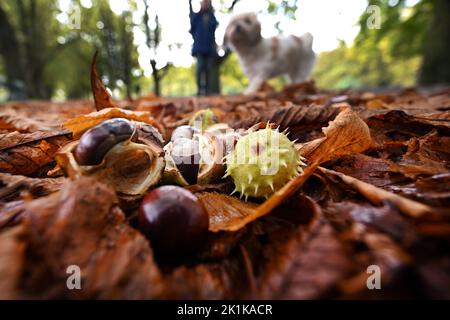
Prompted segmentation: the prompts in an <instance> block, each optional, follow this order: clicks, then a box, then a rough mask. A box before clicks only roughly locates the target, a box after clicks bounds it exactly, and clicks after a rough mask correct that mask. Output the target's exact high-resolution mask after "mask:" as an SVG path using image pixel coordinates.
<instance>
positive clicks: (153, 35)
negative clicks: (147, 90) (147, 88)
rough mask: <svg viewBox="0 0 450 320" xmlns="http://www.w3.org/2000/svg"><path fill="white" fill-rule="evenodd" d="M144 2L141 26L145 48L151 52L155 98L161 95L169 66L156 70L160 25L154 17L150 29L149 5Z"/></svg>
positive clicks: (146, 0) (156, 17)
mask: <svg viewBox="0 0 450 320" xmlns="http://www.w3.org/2000/svg"><path fill="white" fill-rule="evenodd" d="M143 2H144V8H145V10H144V16H143V26H144V32H145V37H146V44H147V47H148V48H149V49H150V50H152V52H153V56H152V58H151V59H150V65H151V67H152V78H153V85H154V93H155V94H156V95H157V96H160V95H161V80H162V78H163V77H164V76H165V75H166V73H167V71H168V69H169V68H170V66H171V65H170V64H167V65H165V66H164V67H163V68H161V69H158V65H157V61H156V56H157V52H158V47H159V43H160V41H161V25H160V23H159V18H158V15H157V14H156V15H155V27H154V28H153V29H151V28H150V16H149V3H148V0H143Z"/></svg>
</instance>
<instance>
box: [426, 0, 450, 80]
mask: <svg viewBox="0 0 450 320" xmlns="http://www.w3.org/2000/svg"><path fill="white" fill-rule="evenodd" d="M449 54H450V2H449V1H448V0H435V2H434V8H433V18H432V22H431V25H430V28H429V29H428V32H427V44H426V45H425V46H424V59H423V64H422V68H421V70H420V75H419V82H420V83H423V84H432V83H450V59H449Z"/></svg>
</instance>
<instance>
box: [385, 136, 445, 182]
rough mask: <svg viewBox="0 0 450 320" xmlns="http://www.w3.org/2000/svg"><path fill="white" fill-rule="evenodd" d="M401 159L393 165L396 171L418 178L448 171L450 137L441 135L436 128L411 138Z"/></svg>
mask: <svg viewBox="0 0 450 320" xmlns="http://www.w3.org/2000/svg"><path fill="white" fill-rule="evenodd" d="M406 145H407V148H408V149H407V151H406V153H405V154H404V155H403V156H402V158H401V160H400V161H399V162H397V163H396V164H394V165H392V167H393V168H394V169H395V171H397V172H400V173H402V174H404V175H405V176H407V177H409V178H412V179H416V178H417V177H419V176H431V175H435V174H440V173H446V172H447V171H448V168H450V150H449V149H448V146H449V145H450V137H440V136H438V134H437V131H436V130H435V129H434V130H432V131H431V132H429V133H428V134H426V135H425V136H423V137H420V138H411V139H410V140H409V141H408V142H407V143H406Z"/></svg>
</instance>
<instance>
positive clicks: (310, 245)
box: [258, 223, 352, 299]
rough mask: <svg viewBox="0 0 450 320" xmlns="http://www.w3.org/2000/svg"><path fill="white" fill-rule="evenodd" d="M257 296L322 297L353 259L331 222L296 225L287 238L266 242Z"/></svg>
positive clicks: (349, 266)
mask: <svg viewBox="0 0 450 320" xmlns="http://www.w3.org/2000/svg"><path fill="white" fill-rule="evenodd" d="M267 246H268V250H270V251H271V253H269V252H267V253H266V256H267V257H268V258H267V259H268V261H266V262H263V261H261V262H259V263H265V266H264V268H263V271H262V275H261V277H260V278H259V279H258V281H259V283H260V288H259V289H258V298H260V299H318V298H325V297H327V295H328V294H330V293H331V292H332V291H333V290H334V289H335V288H336V287H337V286H338V283H339V282H340V281H341V280H343V279H344V278H345V277H346V276H347V275H348V273H349V272H350V271H351V265H352V262H351V260H350V258H349V256H348V255H347V254H346V252H345V248H344V245H343V243H341V242H340V241H339V239H338V238H337V235H336V233H335V232H334V230H333V228H332V227H331V226H330V225H327V224H322V223H319V224H317V225H316V226H315V227H313V228H312V230H310V231H309V232H305V230H303V229H301V228H299V229H298V230H296V231H295V232H294V234H293V235H291V236H289V237H288V239H287V240H285V241H282V242H280V243H276V244H275V245H274V244H268V245H267Z"/></svg>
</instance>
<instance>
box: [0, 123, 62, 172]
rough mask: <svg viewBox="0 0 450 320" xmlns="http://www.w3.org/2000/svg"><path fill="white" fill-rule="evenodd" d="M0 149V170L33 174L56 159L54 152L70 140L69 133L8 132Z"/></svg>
mask: <svg viewBox="0 0 450 320" xmlns="http://www.w3.org/2000/svg"><path fill="white" fill-rule="evenodd" d="M10 136H11V137H13V140H12V141H9V139H8V140H5V141H4V143H2V144H1V146H2V148H1V149H0V172H4V173H11V174H21V175H32V174H37V173H39V170H41V169H43V168H45V166H46V165H48V164H50V163H51V162H53V161H54V154H55V153H56V152H57V151H58V149H59V148H60V147H61V146H62V145H64V144H66V143H67V142H68V141H69V138H68V137H67V133H60V132H56V133H49V134H47V133H32V134H6V136H5V137H10Z"/></svg>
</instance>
